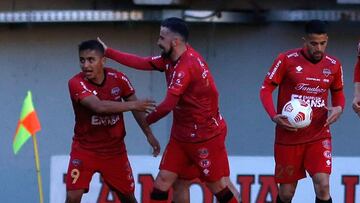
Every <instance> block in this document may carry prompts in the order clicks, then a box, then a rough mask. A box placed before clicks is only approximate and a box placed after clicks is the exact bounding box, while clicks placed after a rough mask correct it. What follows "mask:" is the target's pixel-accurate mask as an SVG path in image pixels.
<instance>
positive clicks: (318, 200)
mask: <svg viewBox="0 0 360 203" xmlns="http://www.w3.org/2000/svg"><path fill="white" fill-rule="evenodd" d="M315 203H332V199H331V197H330V199H328V200H321V199H319V198H317V197H316V200H315Z"/></svg>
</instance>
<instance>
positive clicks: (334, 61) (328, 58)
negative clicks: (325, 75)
mask: <svg viewBox="0 0 360 203" xmlns="http://www.w3.org/2000/svg"><path fill="white" fill-rule="evenodd" d="M325 58H326V59H327V60H329V61H330V62H331V63H332V64H334V65H335V64H336V60H335V59H333V58H330V57H329V56H325Z"/></svg>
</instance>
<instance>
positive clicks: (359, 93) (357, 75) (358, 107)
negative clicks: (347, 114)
mask: <svg viewBox="0 0 360 203" xmlns="http://www.w3.org/2000/svg"><path fill="white" fill-rule="evenodd" d="M357 50H358V60H357V63H356V65H355V71H354V100H353V104H352V107H353V109H354V111H355V113H357V114H358V116H359V117H360V41H359V43H358V49H357Z"/></svg>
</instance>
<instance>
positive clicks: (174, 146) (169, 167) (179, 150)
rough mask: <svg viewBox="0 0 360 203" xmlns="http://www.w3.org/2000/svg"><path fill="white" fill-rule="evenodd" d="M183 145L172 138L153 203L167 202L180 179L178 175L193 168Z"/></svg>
mask: <svg viewBox="0 0 360 203" xmlns="http://www.w3.org/2000/svg"><path fill="white" fill-rule="evenodd" d="M182 145H183V143H181V142H179V141H177V140H175V139H172V138H170V141H169V143H168V145H167V146H166V149H165V151H164V154H163V156H162V160H161V162H160V167H159V168H160V171H159V173H158V175H157V177H156V179H155V182H154V187H153V190H152V192H151V203H155V202H156V203H158V202H167V200H168V193H169V189H170V188H171V186H172V185H173V183H174V182H175V181H176V179H177V178H178V174H181V173H182V171H185V170H186V168H187V167H189V166H191V161H189V159H188V158H187V156H186V154H185V152H184V150H183V146H182Z"/></svg>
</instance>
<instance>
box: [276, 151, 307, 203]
mask: <svg viewBox="0 0 360 203" xmlns="http://www.w3.org/2000/svg"><path fill="white" fill-rule="evenodd" d="M304 156H305V145H295V146H291V145H281V144H275V146H274V158H275V182H276V183H279V184H280V185H279V194H278V197H277V200H276V201H277V203H282V202H291V200H292V198H293V197H294V194H295V190H296V186H297V182H298V180H300V179H302V178H305V177H306V173H305V166H304V163H303V161H302V160H303V159H304V158H303V157H304Z"/></svg>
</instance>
